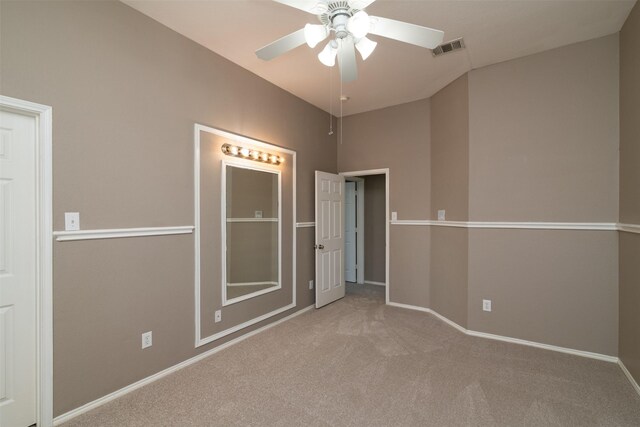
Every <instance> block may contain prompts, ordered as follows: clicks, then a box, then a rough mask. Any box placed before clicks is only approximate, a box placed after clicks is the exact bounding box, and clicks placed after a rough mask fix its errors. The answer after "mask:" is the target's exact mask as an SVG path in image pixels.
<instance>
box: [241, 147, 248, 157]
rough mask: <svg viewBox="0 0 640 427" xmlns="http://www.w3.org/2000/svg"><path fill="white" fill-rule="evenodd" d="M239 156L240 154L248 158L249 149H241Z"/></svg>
mask: <svg viewBox="0 0 640 427" xmlns="http://www.w3.org/2000/svg"><path fill="white" fill-rule="evenodd" d="M240 154H242V157H248V156H249V149H248V148H241V149H240Z"/></svg>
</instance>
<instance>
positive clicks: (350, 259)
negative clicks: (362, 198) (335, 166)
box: [344, 181, 360, 282]
mask: <svg viewBox="0 0 640 427" xmlns="http://www.w3.org/2000/svg"><path fill="white" fill-rule="evenodd" d="M344 193H345V199H344V210H345V214H344V280H345V281H347V282H355V281H356V280H357V277H356V269H357V261H356V253H357V250H358V249H360V248H358V247H357V241H356V236H357V231H356V210H357V208H356V183H355V182H353V181H346V182H345V183H344Z"/></svg>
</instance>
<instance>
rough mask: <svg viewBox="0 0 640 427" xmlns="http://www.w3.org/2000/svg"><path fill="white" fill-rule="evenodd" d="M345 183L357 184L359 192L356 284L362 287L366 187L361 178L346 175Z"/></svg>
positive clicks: (357, 205) (357, 202)
mask: <svg viewBox="0 0 640 427" xmlns="http://www.w3.org/2000/svg"><path fill="white" fill-rule="evenodd" d="M345 181H349V182H355V183H357V185H358V191H357V194H358V195H357V198H356V223H357V224H358V234H357V238H356V265H357V266H358V270H357V273H356V283H357V284H359V285H362V284H364V189H365V185H364V179H363V178H360V177H355V176H346V175H345ZM345 188H346V187H345ZM360 189H362V191H360ZM345 195H346V190H345ZM345 206H346V203H345ZM345 220H346V219H345ZM345 236H346V234H345ZM345 254H346V253H345ZM345 267H346V266H345Z"/></svg>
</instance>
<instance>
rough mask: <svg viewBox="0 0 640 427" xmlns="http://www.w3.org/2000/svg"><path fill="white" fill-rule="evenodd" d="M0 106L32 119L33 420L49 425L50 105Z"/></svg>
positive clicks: (6, 100)
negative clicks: (34, 210) (33, 155)
mask: <svg viewBox="0 0 640 427" xmlns="http://www.w3.org/2000/svg"><path fill="white" fill-rule="evenodd" d="M0 109H1V110H3V111H7V112H10V113H16V114H22V115H25V116H29V117H34V118H35V119H36V147H35V149H36V162H37V165H36V175H37V176H36V198H37V200H36V206H37V207H36V210H37V212H36V218H37V224H36V281H37V285H36V316H37V319H36V329H37V330H36V340H37V341H36V352H37V355H36V365H37V366H36V378H37V381H36V408H37V409H36V411H37V412H36V423H37V425H38V427H50V426H52V425H53V262H52V260H53V257H52V246H53V243H52V242H53V205H52V200H53V185H52V183H53V155H52V145H53V144H52V141H53V134H52V127H53V126H52V125H53V122H52V120H53V109H52V108H51V107H50V106H47V105H41V104H36V103H33V102H29V101H23V100H21V99H16V98H11V97H8V96H3V95H0Z"/></svg>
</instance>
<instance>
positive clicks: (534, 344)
mask: <svg viewBox="0 0 640 427" xmlns="http://www.w3.org/2000/svg"><path fill="white" fill-rule="evenodd" d="M388 305H391V306H394V307H400V308H406V309H409V310H416V311H422V312H425V313H430V314H432V315H434V316H435V317H437V318H438V319H440V320H442V321H443V322H445V323H447V324H448V325H449V326H452V327H454V328H456V329H457V330H458V331H460V332H462V333H463V334H466V335H469V336H473V337H479V338H486V339H490V340H496V341H504V342H510V343H513V344H520V345H526V346H529V347H536V348H542V349H544V350H551V351H557V352H560V353H567V354H573V355H574V356H581V357H587V358H589V359H597V360H603V361H605V362H611V363H620V361H619V359H618V358H617V357H615V356H609V355H606V354H600V353H593V352H590V351H584V350H575V349H573V348H566V347H560V346H556V345H550V344H543V343H539V342H535V341H527V340H523V339H519V338H511V337H505V336H502V335H495V334H488V333H486V332H477V331H472V330H469V329H466V328H464V327H462V326H460V325H458V324H457V323H455V322H454V321H452V320H450V319H448V318H446V317H444V316H443V315H441V314H440V313H438V312H436V311H434V310H432V309H430V308H424V307H418V306H415V305H409V304H399V303H397V302H389V303H388ZM623 370H624V369H623Z"/></svg>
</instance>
